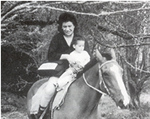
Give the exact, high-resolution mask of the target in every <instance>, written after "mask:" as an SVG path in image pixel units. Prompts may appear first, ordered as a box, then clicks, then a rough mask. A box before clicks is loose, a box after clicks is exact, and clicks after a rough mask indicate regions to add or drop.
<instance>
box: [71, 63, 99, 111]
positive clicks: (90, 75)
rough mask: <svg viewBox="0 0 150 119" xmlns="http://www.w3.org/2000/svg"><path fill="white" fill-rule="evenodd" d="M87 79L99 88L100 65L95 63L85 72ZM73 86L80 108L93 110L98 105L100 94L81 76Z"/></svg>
mask: <svg viewBox="0 0 150 119" xmlns="http://www.w3.org/2000/svg"><path fill="white" fill-rule="evenodd" d="M84 75H85V80H86V81H87V82H88V83H89V84H90V85H92V86H93V87H95V88H98V85H99V79H98V77H99V76H98V66H97V65H94V66H93V67H91V68H90V69H89V70H87V71H86V72H85V73H84ZM71 88H75V89H76V91H74V92H73V93H74V97H75V98H74V100H75V101H77V104H78V105H79V106H80V107H79V108H83V110H84V109H86V110H92V109H93V108H94V107H95V106H97V105H98V102H99V99H100V96H101V95H100V94H99V93H98V92H96V91H95V90H93V89H91V88H90V87H88V86H87V85H86V83H85V81H84V79H83V76H81V77H80V78H79V79H77V80H76V81H75V82H74V84H73V85H72V87H71Z"/></svg>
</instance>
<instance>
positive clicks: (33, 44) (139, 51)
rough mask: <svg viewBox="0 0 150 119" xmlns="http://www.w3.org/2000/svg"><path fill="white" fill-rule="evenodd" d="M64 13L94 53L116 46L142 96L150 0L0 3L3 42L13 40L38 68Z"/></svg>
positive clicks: (149, 53)
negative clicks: (75, 23) (73, 18)
mask: <svg viewBox="0 0 150 119" xmlns="http://www.w3.org/2000/svg"><path fill="white" fill-rule="evenodd" d="M62 12H72V13H74V14H75V15H76V17H77V20H78V22H79V23H78V24H79V29H80V32H81V33H82V34H83V35H84V36H85V38H86V39H87V40H88V42H89V44H90V47H91V51H92V52H93V51H94V48H95V46H96V45H99V46H100V47H101V48H102V49H103V48H106V47H109V48H114V49H115V51H116V53H117V57H118V59H119V60H118V61H119V63H120V64H121V65H122V67H123V69H124V79H125V82H126V86H127V87H128V89H129V91H130V93H131V94H132V96H133V100H135V99H137V100H138V94H139V92H140V90H141V87H142V84H143V83H144V82H145V80H147V79H148V78H147V77H149V76H150V75H149V74H150V58H149V57H150V50H149V49H150V42H149V39H150V34H149V33H150V28H149V26H150V24H149V19H150V2H107V1H106V2H89V1H88V2H71V1H67V2H56V1H51V2H50V1H30V2H23V1H19V2H10V1H8V2H2V20H1V25H2V26H1V28H2V46H8V45H10V44H11V45H12V46H13V47H14V49H15V50H16V49H17V51H19V52H22V53H25V54H28V56H30V57H31V58H32V59H34V61H35V64H36V66H37V67H38V66H39V65H40V64H41V63H43V62H45V61H46V57H47V52H46V51H47V46H48V44H49V43H50V39H51V38H52V36H53V35H54V34H55V33H56V31H57V19H58V16H59V14H60V13H62ZM2 57H3V56H2ZM2 63H3V61H2Z"/></svg>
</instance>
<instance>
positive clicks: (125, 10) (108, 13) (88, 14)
mask: <svg viewBox="0 0 150 119" xmlns="http://www.w3.org/2000/svg"><path fill="white" fill-rule="evenodd" d="M26 7H27V8H47V9H53V10H58V11H63V12H64V11H65V12H71V13H75V14H80V15H87V16H95V17H99V16H106V15H114V14H118V13H124V12H133V11H140V10H150V7H147V8H139V9H130V10H127V9H124V10H120V11H114V12H101V13H100V14H95V13H84V12H77V11H73V10H66V9H62V8H56V7H51V6H45V5H44V6H40V5H38V6H30V5H29V6H26Z"/></svg>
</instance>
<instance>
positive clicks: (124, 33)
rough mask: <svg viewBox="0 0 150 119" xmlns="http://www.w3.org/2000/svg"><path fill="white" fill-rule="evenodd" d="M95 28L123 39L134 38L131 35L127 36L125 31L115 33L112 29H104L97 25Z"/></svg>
mask: <svg viewBox="0 0 150 119" xmlns="http://www.w3.org/2000/svg"><path fill="white" fill-rule="evenodd" d="M97 28H98V29H99V30H101V31H107V32H110V33H112V34H114V35H117V36H120V37H123V38H125V39H132V38H134V36H133V35H132V34H129V33H128V32H126V31H116V30H112V29H110V28H106V27H104V26H100V25H99V26H98V27H97Z"/></svg>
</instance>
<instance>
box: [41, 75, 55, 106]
mask: <svg viewBox="0 0 150 119" xmlns="http://www.w3.org/2000/svg"><path fill="white" fill-rule="evenodd" d="M57 80H58V78H56V77H51V78H50V79H49V81H48V82H47V85H46V87H45V88H44V91H43V95H42V96H41V100H40V106H41V107H47V105H48V103H49V101H50V100H51V98H52V97H53V95H54V93H55V90H56V87H57Z"/></svg>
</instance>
